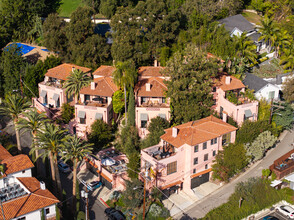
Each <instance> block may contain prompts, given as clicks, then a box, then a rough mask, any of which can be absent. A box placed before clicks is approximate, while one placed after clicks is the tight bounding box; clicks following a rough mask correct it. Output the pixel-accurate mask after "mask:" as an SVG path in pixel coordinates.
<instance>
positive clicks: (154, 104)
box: [138, 100, 169, 108]
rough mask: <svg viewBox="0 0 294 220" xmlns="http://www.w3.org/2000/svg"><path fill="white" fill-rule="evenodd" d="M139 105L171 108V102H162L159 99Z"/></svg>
mask: <svg viewBox="0 0 294 220" xmlns="http://www.w3.org/2000/svg"><path fill="white" fill-rule="evenodd" d="M138 107H145V108H148V107H155V108H169V104H167V103H160V102H158V101H151V100H149V101H148V102H143V103H142V104H141V105H138Z"/></svg>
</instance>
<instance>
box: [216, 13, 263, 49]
mask: <svg viewBox="0 0 294 220" xmlns="http://www.w3.org/2000/svg"><path fill="white" fill-rule="evenodd" d="M218 22H219V23H220V24H224V25H225V28H226V30H227V31H229V32H230V36H231V37H233V36H234V35H236V36H241V34H242V33H243V32H246V33H247V34H246V35H247V36H248V37H249V38H250V39H251V40H252V41H253V42H254V44H255V45H256V47H257V48H256V51H257V52H260V51H261V50H264V49H266V44H265V42H264V41H260V40H258V39H259V37H260V36H261V34H260V33H259V32H258V31H257V29H256V26H255V24H252V23H250V22H249V21H248V20H247V19H246V18H244V17H243V15H241V14H238V15H234V16H230V17H227V18H224V19H221V20H219V21H218Z"/></svg>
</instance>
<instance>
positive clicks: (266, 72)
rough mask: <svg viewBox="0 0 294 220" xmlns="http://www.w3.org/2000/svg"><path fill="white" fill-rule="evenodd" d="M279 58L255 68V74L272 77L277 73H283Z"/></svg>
mask: <svg viewBox="0 0 294 220" xmlns="http://www.w3.org/2000/svg"><path fill="white" fill-rule="evenodd" d="M279 62H280V60H279V59H276V58H275V59H273V60H271V61H269V63H267V64H264V65H260V66H259V67H258V68H257V67H256V68H254V69H253V74H254V75H256V76H258V77H261V78H272V77H276V75H279V74H283V73H284V70H283V68H282V67H281V66H280V65H279Z"/></svg>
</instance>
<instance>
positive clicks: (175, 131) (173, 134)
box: [172, 127, 178, 138]
mask: <svg viewBox="0 0 294 220" xmlns="http://www.w3.org/2000/svg"><path fill="white" fill-rule="evenodd" d="M172 136H173V137H174V138H175V137H177V136H178V129H177V128H176V127H173V132H172Z"/></svg>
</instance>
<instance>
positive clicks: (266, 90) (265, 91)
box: [255, 84, 280, 100]
mask: <svg viewBox="0 0 294 220" xmlns="http://www.w3.org/2000/svg"><path fill="white" fill-rule="evenodd" d="M279 90H280V89H279V87H277V86H274V85H272V84H267V85H266V86H264V87H263V88H261V89H260V90H259V91H257V92H255V97H256V98H257V99H258V100H260V99H261V98H264V99H266V100H270V98H269V94H270V92H275V95H274V100H278V99H279Z"/></svg>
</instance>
